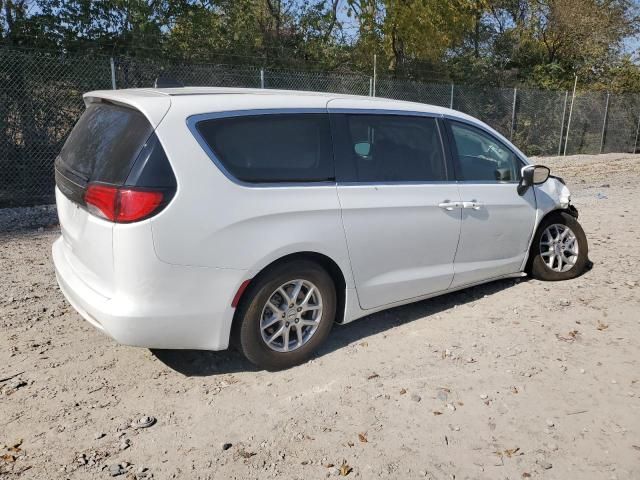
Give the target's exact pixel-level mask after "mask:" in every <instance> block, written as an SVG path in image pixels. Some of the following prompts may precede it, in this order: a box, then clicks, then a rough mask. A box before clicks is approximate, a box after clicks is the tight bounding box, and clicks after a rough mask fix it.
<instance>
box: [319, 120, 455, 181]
mask: <svg viewBox="0 0 640 480" xmlns="http://www.w3.org/2000/svg"><path fill="white" fill-rule="evenodd" d="M348 115H377V116H390V117H391V116H395V117H397V116H401V117H420V118H428V119H433V120H434V121H435V124H436V129H437V132H438V138H439V140H440V148H441V153H442V161H443V167H444V173H445V177H446V178H445V180H398V181H358V180H344V178H345V177H346V178H348V177H349V176H350V175H352V174H353V172H349V170H351V165H345V164H344V163H345V162H343V161H340V159H339V155H338V152H339V151H340V149H345V148H347V145H348V143H349V142H348V139H347V130H348V125H347V116H348ZM329 116H330V119H331V137H332V144H333V155H334V167H335V172H336V183H337V185H339V186H366V185H442V184H448V183H455V182H456V178H455V175H454V170H453V165H452V159H451V153H450V148H449V142H448V139H447V136H446V130H445V126H444V124H443V123H442V120H443V118H442V115H439V114H434V113H427V112H415V111H403V110H379V109H333V110H331V109H330V110H329ZM347 172H349V173H347Z"/></svg>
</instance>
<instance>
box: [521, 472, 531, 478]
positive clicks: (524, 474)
mask: <svg viewBox="0 0 640 480" xmlns="http://www.w3.org/2000/svg"><path fill="white" fill-rule="evenodd" d="M522 478H531V474H530V473H527V472H524V473H523V474H522Z"/></svg>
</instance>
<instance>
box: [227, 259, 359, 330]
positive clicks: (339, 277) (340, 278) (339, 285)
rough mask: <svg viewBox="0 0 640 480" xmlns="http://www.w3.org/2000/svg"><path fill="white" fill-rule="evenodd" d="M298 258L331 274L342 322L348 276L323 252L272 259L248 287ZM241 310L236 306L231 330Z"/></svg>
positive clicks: (243, 293)
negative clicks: (278, 266)
mask: <svg viewBox="0 0 640 480" xmlns="http://www.w3.org/2000/svg"><path fill="white" fill-rule="evenodd" d="M297 260H309V261H312V262H314V263H317V264H318V265H320V266H321V267H322V268H324V269H325V270H326V272H327V273H328V274H329V276H330V277H331V279H332V280H333V284H334V285H335V288H336V322H337V323H342V322H343V320H344V318H345V302H346V290H347V278H346V276H345V274H344V272H343V270H342V268H341V267H340V266H339V265H338V263H337V262H336V261H335V260H333V259H332V258H331V257H329V256H328V255H325V254H323V253H318V252H313V251H301V252H294V253H289V254H287V255H283V256H281V257H279V258H277V259H275V260H273V261H271V262H270V263H268V264H267V265H265V266H263V267H262V268H260V269H259V270H258V271H257V273H256V274H255V275H253V277H252V278H251V280H250V281H249V283H248V287H250V286H251V283H253V282H254V281H255V280H257V279H258V278H260V277H261V276H263V275H266V274H268V273H269V271H270V270H272V269H273V268H274V267H275V266H277V265H281V264H283V263H287V262H292V261H297ZM250 290H251V289H250V288H246V289H244V291H242V293H241V295H240V297H239V299H238V304H240V302H242V301H243V300H246V298H247V295H248V292H250ZM239 310H240V309H239V308H236V309H235V312H234V314H233V321H232V325H231V332H233V331H234V327H235V325H236V324H237V323H238V322H239V318H238V311H239Z"/></svg>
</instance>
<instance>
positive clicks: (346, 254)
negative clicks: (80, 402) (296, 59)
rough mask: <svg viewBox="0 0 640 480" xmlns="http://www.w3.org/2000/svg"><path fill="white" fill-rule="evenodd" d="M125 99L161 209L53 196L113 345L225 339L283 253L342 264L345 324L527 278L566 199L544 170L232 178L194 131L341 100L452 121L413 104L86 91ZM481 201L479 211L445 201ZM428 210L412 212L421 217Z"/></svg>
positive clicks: (340, 104) (230, 93)
mask: <svg viewBox="0 0 640 480" xmlns="http://www.w3.org/2000/svg"><path fill="white" fill-rule="evenodd" d="M96 99H108V100H110V101H112V102H116V103H120V104H123V105H128V106H131V107H133V108H135V109H137V110H139V111H141V112H142V113H143V114H144V115H145V116H146V117H147V118H148V119H149V121H150V122H151V123H152V125H153V126H154V127H156V130H155V132H156V134H157V136H158V138H159V140H160V142H161V144H162V146H163V147H164V149H165V152H166V154H167V157H168V159H169V161H170V163H171V166H172V169H173V171H174V174H175V176H176V179H177V185H178V187H177V192H176V194H175V196H174V198H173V199H172V201H171V203H170V205H169V206H168V207H167V208H165V209H164V210H163V211H161V212H160V213H159V214H158V215H156V216H154V217H152V218H150V219H147V220H143V221H141V222H137V223H132V224H113V223H110V222H107V221H105V220H102V219H99V218H97V217H94V216H92V215H91V214H89V213H88V212H87V211H86V210H84V209H82V208H79V207H77V206H76V205H75V204H73V203H72V202H71V201H70V200H68V199H67V198H66V197H65V196H64V195H62V194H61V193H60V192H59V191H57V195H56V200H57V204H58V212H59V216H60V222H61V227H62V236H61V238H60V239H58V240H57V241H56V242H55V244H54V246H53V258H54V263H55V266H56V273H57V277H58V281H59V284H60V286H61V289H62V291H63V292H64V294H65V295H66V297H67V298H68V299H69V301H70V303H71V304H72V305H73V306H74V307H75V308H76V309H77V310H78V311H79V312H80V313H81V315H82V316H83V317H84V318H85V319H87V320H88V321H89V322H91V323H92V324H93V325H95V326H96V327H98V328H100V329H101V330H103V331H104V332H105V333H107V334H109V335H110V336H112V337H113V338H115V339H116V340H117V341H119V342H121V343H125V344H129V345H137V346H144V347H152V348H194V349H211V350H220V349H225V348H227V346H228V342H229V335H230V329H231V323H232V320H233V315H234V308H232V307H231V303H232V300H233V298H234V295H235V294H236V292H237V291H238V289H239V288H240V286H241V285H242V284H243V282H245V281H246V280H249V279H251V278H253V277H255V276H256V275H257V274H258V273H259V272H260V271H262V270H263V269H264V268H265V267H266V266H268V265H269V264H270V263H272V262H274V261H276V260H278V259H280V258H282V257H284V256H286V255H289V254H295V253H299V252H314V253H317V254H322V255H324V256H326V257H328V258H330V259H331V260H333V261H334V262H335V263H336V265H337V266H338V267H339V269H340V271H341V272H342V274H343V276H344V279H345V284H346V292H345V311H344V312H343V316H342V317H343V321H344V322H350V321H352V320H355V319H357V318H360V317H363V316H366V315H368V314H370V313H373V312H375V311H379V310H383V309H386V308H389V307H391V306H395V305H401V304H405V303H409V302H412V301H416V300H420V299H424V298H429V297H432V296H434V295H438V294H441V293H444V292H447V291H451V290H455V289H459V288H463V287H465V286H468V285H473V284H477V283H482V282H486V281H490V280H493V279H496V278H502V277H508V276H519V275H522V274H523V273H522V271H523V269H524V266H525V263H526V260H527V252H528V251H529V245H530V242H531V239H532V236H533V233H534V232H535V228H536V226H537V224H538V223H539V222H540V221H541V219H542V218H543V217H544V215H546V214H547V213H549V212H550V211H552V210H555V209H559V208H566V207H567V206H568V202H569V193H568V190H567V189H566V187H565V186H564V185H562V184H561V183H560V182H558V181H557V180H554V179H549V181H548V182H546V183H545V184H543V185H540V186H536V187H534V188H530V189H529V191H528V192H527V193H526V195H524V196H523V197H520V196H519V195H518V194H517V192H516V185H515V184H491V185H482V184H465V183H462V182H455V181H452V182H446V183H441V184H406V185H403V184H397V185H357V186H347V185H340V184H335V183H327V184H320V185H305V186H300V185H247V184H243V183H242V182H238V181H234V180H233V179H230V178H229V177H228V175H227V174H226V172H224V171H223V170H221V169H220V168H218V166H217V165H216V164H215V163H214V162H213V161H212V158H211V157H210V154H209V152H208V151H207V149H206V148H203V145H202V144H201V143H200V142H199V140H198V138H197V136H196V135H194V134H193V133H192V131H191V130H190V128H189V121H190V119H192V118H194V117H195V116H198V115H214V116H215V115H239V114H245V113H251V112H257V111H292V112H294V111H296V112H297V111H321V112H328V111H341V110H349V111H352V110H363V111H365V110H366V111H376V112H380V113H405V114H412V115H428V116H435V117H437V118H450V119H458V120H461V121H464V122H467V123H470V124H473V125H475V126H477V127H479V128H481V129H483V130H485V131H487V132H490V133H491V134H492V135H494V136H495V137H498V138H499V139H500V140H501V141H502V142H503V143H505V144H506V145H507V146H508V147H509V148H510V149H512V151H513V152H514V153H515V154H516V155H517V156H518V157H519V158H520V159H521V160H522V162H523V163H524V164H525V165H526V164H528V161H527V159H526V157H525V156H524V155H523V154H522V153H521V152H520V151H519V150H518V149H517V148H515V147H514V146H513V145H511V143H510V142H509V141H508V140H507V139H505V138H504V137H502V136H501V135H500V134H499V133H497V132H495V131H494V130H493V129H491V128H490V127H488V126H487V125H485V124H483V123H482V122H480V121H479V120H477V119H474V118H473V117H470V116H468V115H465V114H462V113H459V112H455V111H453V110H449V109H446V108H441V107H435V106H430V105H423V104H417V103H409V102H400V101H392V100H385V99H376V98H370V97H356V96H348V95H338V94H318V93H311V92H288V91H276V90H251V89H224V88H179V89H137V90H136V89H133V90H117V91H97V92H90V93H87V94H86V95H85V101H86V102H87V103H89V102H92V101H95V100H96ZM445 200H450V201H452V202H463V201H470V200H476V201H477V202H479V203H481V204H482V206H481V208H480V209H479V210H473V209H454V210H452V211H446V210H444V209H442V208H440V207H438V204H439V203H441V202H443V201H445ZM416 219H418V221H416Z"/></svg>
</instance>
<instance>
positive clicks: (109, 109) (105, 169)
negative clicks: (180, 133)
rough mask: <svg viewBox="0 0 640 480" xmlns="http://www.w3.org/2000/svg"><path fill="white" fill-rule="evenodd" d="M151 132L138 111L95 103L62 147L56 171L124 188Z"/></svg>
mask: <svg viewBox="0 0 640 480" xmlns="http://www.w3.org/2000/svg"><path fill="white" fill-rule="evenodd" d="M152 132H153V127H152V126H151V124H150V123H149V121H148V120H147V119H146V117H145V116H144V115H143V114H142V113H140V112H139V111H137V110H134V109H131V108H126V107H121V106H118V105H113V104H109V103H92V104H90V105H89V106H88V107H87V109H86V110H85V112H84V113H83V114H82V116H81V117H80V120H78V123H77V124H76V126H75V127H74V128H73V130H72V132H71V134H70V135H69V138H68V139H67V141H66V143H65V144H64V147H62V151H61V152H60V155H59V157H58V158H57V160H56V167H57V168H58V169H61V170H65V171H67V172H71V173H73V174H74V175H76V176H78V177H80V178H82V179H83V180H85V181H87V182H89V181H98V182H107V183H114V184H123V183H124V181H125V180H126V178H127V175H128V174H129V172H130V171H131V167H132V166H133V164H134V162H135V160H136V158H137V157H138V154H139V153H140V151H141V150H142V147H143V146H144V144H145V142H146V141H147V139H148V138H149V136H150V135H151V133H152Z"/></svg>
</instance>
